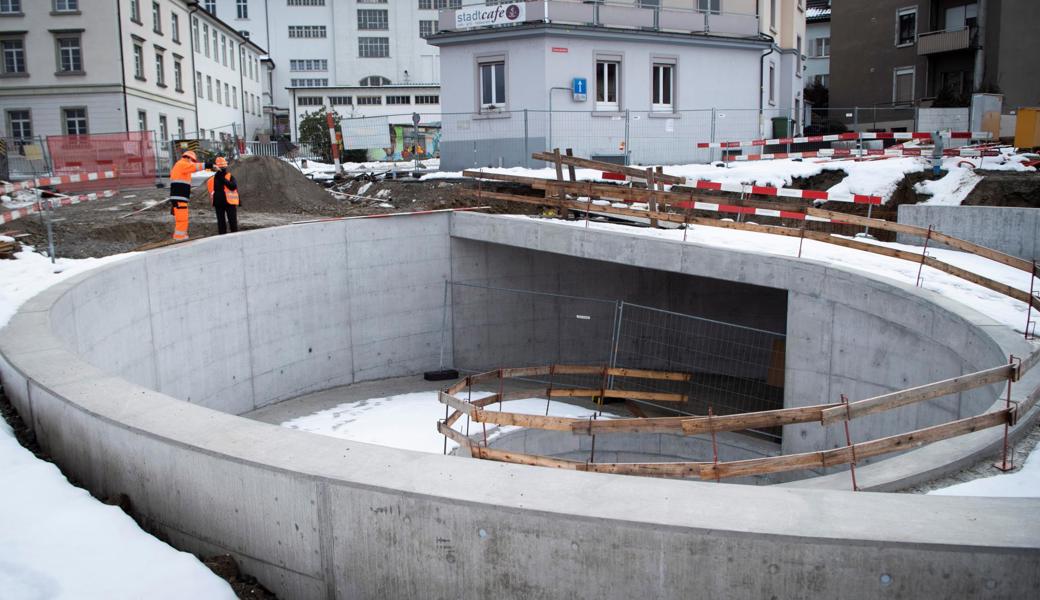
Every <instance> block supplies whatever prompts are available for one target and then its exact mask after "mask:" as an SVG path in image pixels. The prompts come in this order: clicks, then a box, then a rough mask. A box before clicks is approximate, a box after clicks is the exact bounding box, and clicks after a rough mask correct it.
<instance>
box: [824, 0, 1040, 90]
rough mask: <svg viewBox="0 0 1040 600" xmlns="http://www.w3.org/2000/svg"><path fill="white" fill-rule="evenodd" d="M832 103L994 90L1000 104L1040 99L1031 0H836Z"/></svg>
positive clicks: (1035, 6)
mask: <svg viewBox="0 0 1040 600" xmlns="http://www.w3.org/2000/svg"><path fill="white" fill-rule="evenodd" d="M831 13H832V14H831V27H832V31H833V36H832V46H833V52H832V57H831V61H832V63H833V64H832V71H831V86H830V87H831V92H830V98H831V105H832V106H871V105H881V106H892V105H895V106H908V107H913V106H919V105H921V104H922V103H930V102H932V101H934V100H935V99H936V98H937V97H940V96H941V97H942V99H943V102H944V103H945V104H949V103H951V102H952V103H954V104H959V105H964V106H967V102H968V96H970V94H971V93H972V92H973V91H978V90H983V91H990V92H993V91H997V92H999V93H1001V94H1003V95H1004V107H1005V110H1007V109H1014V108H1016V107H1020V106H1031V105H1035V104H1037V103H1038V102H1040V79H1038V78H1037V77H1036V66H1035V64H1034V61H1032V60H1031V59H1030V57H1032V56H1036V55H1037V53H1038V51H1040V37H1038V36H1037V31H1038V30H1040V2H1036V1H1035V0H977V1H967V0H875V1H873V2H852V1H850V0H835V2H834V3H833V6H832V9H831Z"/></svg>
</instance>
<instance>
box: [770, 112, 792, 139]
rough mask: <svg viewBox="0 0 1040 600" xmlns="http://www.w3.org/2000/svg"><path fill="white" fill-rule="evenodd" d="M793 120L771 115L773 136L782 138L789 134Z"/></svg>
mask: <svg viewBox="0 0 1040 600" xmlns="http://www.w3.org/2000/svg"><path fill="white" fill-rule="evenodd" d="M792 129H794V121H793V120H792V119H791V118H789V117H773V137H774V138H782V137H788V136H789V135H791V130H792Z"/></svg>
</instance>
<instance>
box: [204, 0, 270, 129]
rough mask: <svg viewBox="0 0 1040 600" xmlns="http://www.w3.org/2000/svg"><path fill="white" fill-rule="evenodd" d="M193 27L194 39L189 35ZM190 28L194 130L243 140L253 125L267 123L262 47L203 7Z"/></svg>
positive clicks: (255, 127) (257, 127)
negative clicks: (193, 55) (195, 116)
mask: <svg viewBox="0 0 1040 600" xmlns="http://www.w3.org/2000/svg"><path fill="white" fill-rule="evenodd" d="M218 14H219V10H218ZM196 27H198V41H197V43H196V42H195V41H194V40H195V28H196ZM191 28H192V31H191V36H192V40H193V42H192V43H193V45H195V74H194V93H195V97H196V102H197V104H198V131H199V136H200V137H205V138H207V139H219V138H220V137H221V136H231V135H233V134H237V135H238V136H240V137H244V138H245V139H247V140H252V139H254V138H255V137H256V135H257V133H258V130H261V129H265V128H266V119H265V118H264V116H263V109H262V97H263V96H262V94H263V83H262V82H263V70H264V67H263V65H262V63H261V61H260V56H262V49H261V48H258V47H257V46H256V45H254V44H252V43H250V42H249V41H248V40H246V39H245V38H243V37H242V36H241V35H239V33H238V32H237V31H236V30H235V29H233V28H232V27H231V26H229V25H228V24H226V23H223V22H222V21H221V20H219V19H217V18H214V17H212V16H211V15H209V14H208V13H206V12H205V11H202V10H200V11H196V12H195V13H194V14H193V15H192V24H191ZM200 81H201V86H200V85H199V84H200ZM258 99H259V100H258ZM193 129H194V128H193Z"/></svg>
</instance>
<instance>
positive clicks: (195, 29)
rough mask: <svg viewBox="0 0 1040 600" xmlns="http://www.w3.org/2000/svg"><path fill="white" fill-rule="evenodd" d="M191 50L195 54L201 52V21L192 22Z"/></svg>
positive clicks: (194, 20) (193, 20)
mask: <svg viewBox="0 0 1040 600" xmlns="http://www.w3.org/2000/svg"><path fill="white" fill-rule="evenodd" d="M191 49H192V50H193V51H195V52H198V51H199V20H198V19H192V20H191Z"/></svg>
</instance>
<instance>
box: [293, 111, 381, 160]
mask: <svg viewBox="0 0 1040 600" xmlns="http://www.w3.org/2000/svg"><path fill="white" fill-rule="evenodd" d="M340 127H341V129H342V131H343V144H344V147H346V148H364V149H369V148H389V147H390V120H389V118H388V117H386V116H379V117H358V118H354V119H342V120H341V121H340ZM301 150H302V148H301ZM308 150H309V151H310V154H313V149H308ZM318 155H319V156H320V155H321V153H318ZM301 156H303V154H301Z"/></svg>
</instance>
